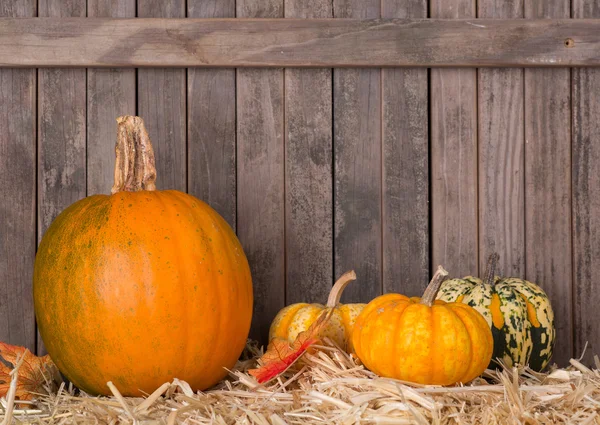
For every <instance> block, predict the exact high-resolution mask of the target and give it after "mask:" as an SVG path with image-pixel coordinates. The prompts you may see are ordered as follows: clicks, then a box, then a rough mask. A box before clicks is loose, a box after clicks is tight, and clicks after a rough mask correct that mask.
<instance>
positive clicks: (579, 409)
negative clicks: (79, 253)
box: [0, 345, 600, 425]
mask: <svg viewBox="0 0 600 425" xmlns="http://www.w3.org/2000/svg"><path fill="white" fill-rule="evenodd" d="M246 354H247V358H248V360H244V361H240V362H239V363H238V364H237V365H236V368H235V369H234V370H233V371H231V373H230V377H229V378H228V379H227V380H225V381H223V382H222V383H221V384H219V386H218V387H216V388H214V389H212V390H210V391H206V392H204V393H199V394H195V393H194V392H193V391H192V390H191V389H190V388H189V386H188V385H187V384H186V383H185V382H182V381H178V380H175V381H174V382H172V383H170V384H165V385H163V386H162V387H161V388H159V389H158V390H157V391H156V392H155V393H153V394H151V395H150V396H149V397H148V398H146V399H143V398H123V397H122V396H121V395H120V394H119V393H118V391H117V390H116V388H114V387H112V390H113V393H114V395H115V396H114V397H91V396H88V395H86V394H80V393H79V392H78V391H77V390H75V389H73V388H69V387H65V386H64V385H63V386H61V388H60V389H59V390H58V392H56V393H54V394H52V395H50V396H43V397H40V399H39V400H37V401H36V402H35V403H34V404H33V405H30V406H26V405H21V404H19V405H17V406H16V407H17V408H18V410H14V411H13V412H12V416H13V419H12V421H13V422H12V423H36V424H84V423H85V424H93V423H96V424H121V423H134V424H139V425H142V424H144V425H150V424H167V425H170V424H261V425H282V424H358V423H365V424H370V423H373V424H430V423H432V424H558V423H570V424H600V371H599V370H598V369H600V361H599V360H598V358H597V357H596V369H595V370H591V369H589V368H587V367H586V366H584V365H583V364H581V363H580V362H579V361H577V360H572V361H571V366H570V367H569V368H567V369H555V370H553V371H551V372H550V373H535V372H532V371H530V370H527V369H525V370H517V369H508V368H505V369H504V370H503V371H491V370H488V371H486V374H485V377H486V378H487V380H485V379H481V378H479V379H477V380H476V381H475V382H473V383H471V385H469V386H464V387H451V388H442V387H424V386H416V385H408V384H406V383H402V382H399V381H395V380H391V379H384V378H379V377H377V376H375V375H374V374H372V373H371V372H369V371H367V370H365V369H364V368H363V367H362V366H361V365H359V364H357V363H356V362H355V361H354V359H352V358H351V357H350V356H348V355H347V354H346V353H344V352H342V351H341V350H339V349H337V348H335V347H324V346H322V347H318V350H317V351H314V352H313V353H312V354H305V355H304V357H303V358H302V359H301V360H300V361H299V362H297V363H296V364H295V365H294V366H293V367H292V368H290V369H289V370H288V371H287V372H286V373H285V374H283V375H282V376H281V377H280V378H279V379H277V380H276V381H273V382H271V383H269V384H268V385H265V386H263V385H259V384H257V382H256V381H255V379H254V378H252V377H251V376H250V375H248V374H247V373H246V371H247V370H248V369H249V368H252V367H255V366H256V361H255V360H254V359H255V358H257V357H258V356H259V355H260V354H261V353H260V352H259V350H258V349H257V348H256V346H255V345H249V346H248V348H247V353H246ZM2 401H3V403H2V406H3V407H2V408H1V409H2V410H0V418H3V419H4V421H5V422H6V421H7V420H8V421H10V418H8V417H6V416H9V415H7V414H6V413H7V411H6V407H7V405H8V404H10V400H9V401H6V400H2ZM7 423H10V422H7ZM3 424H4V422H3Z"/></svg>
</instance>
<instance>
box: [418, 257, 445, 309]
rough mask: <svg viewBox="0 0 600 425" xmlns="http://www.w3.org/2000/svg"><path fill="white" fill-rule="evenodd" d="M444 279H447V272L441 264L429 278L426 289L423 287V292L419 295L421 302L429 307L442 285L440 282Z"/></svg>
mask: <svg viewBox="0 0 600 425" xmlns="http://www.w3.org/2000/svg"><path fill="white" fill-rule="evenodd" d="M446 279H448V272H447V271H446V270H445V269H444V268H443V267H442V266H438V268H437V270H436V271H435V274H434V275H433V277H432V278H431V282H429V285H427V289H425V292H424V293H423V296H422V297H421V304H425V305H427V306H429V307H431V306H432V305H433V302H434V301H435V297H436V295H437V293H438V291H439V290H440V286H442V283H444V281H445V280H446Z"/></svg>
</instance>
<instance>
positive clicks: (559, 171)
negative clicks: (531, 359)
mask: <svg viewBox="0 0 600 425" xmlns="http://www.w3.org/2000/svg"><path fill="white" fill-rule="evenodd" d="M569 16H570V10H569V4H568V2H564V1H562V0H540V1H536V2H525V18H527V19H533V18H548V19H549V18H566V17H569ZM570 108H571V84H570V70H569V69H554V70H553V69H527V70H525V164H526V168H525V209H526V210H525V211H526V212H525V252H526V258H525V275H526V277H527V278H528V279H529V280H532V281H534V282H536V283H538V284H540V285H541V286H542V288H543V289H544V290H545V291H546V292H547V293H548V296H549V297H550V300H551V302H552V306H553V309H554V315H555V325H556V344H555V348H554V357H553V360H554V361H555V362H557V363H558V364H559V365H560V366H566V365H567V364H568V363H569V359H570V358H571V357H572V355H573V306H572V302H573V296H572V288H573V286H572V284H573V282H572V273H573V267H572V248H571V243H572V237H571V226H572V222H571V110H570Z"/></svg>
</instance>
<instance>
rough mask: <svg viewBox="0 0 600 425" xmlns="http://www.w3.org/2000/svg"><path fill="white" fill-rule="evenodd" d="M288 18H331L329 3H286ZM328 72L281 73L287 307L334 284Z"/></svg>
mask: <svg viewBox="0 0 600 425" xmlns="http://www.w3.org/2000/svg"><path fill="white" fill-rule="evenodd" d="M284 10H285V17H286V18H307V19H311V18H327V17H331V0H285V3H284ZM331 72H332V71H331V70H330V69H295V68H291V69H286V70H285V74H284V75H285V237H286V239H285V246H286V249H285V254H286V303H287V304H291V303H295V302H321V303H322V302H325V300H327V295H328V294H329V291H330V289H331V286H332V285H333V171H332V163H333V161H332V155H333V154H332V133H333V128H332V125H333V123H332V110H331V105H332V83H331Z"/></svg>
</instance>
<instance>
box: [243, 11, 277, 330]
mask: <svg viewBox="0 0 600 425" xmlns="http://www.w3.org/2000/svg"><path fill="white" fill-rule="evenodd" d="M236 11H237V13H236V16H237V17H240V18H242V17H257V18H267V17H273V18H281V17H283V2H282V1H281V0H268V1H263V0H238V1H237V2H236ZM236 84H237V158H238V161H237V171H238V178H237V183H238V197H237V211H238V219H237V231H238V236H239V238H240V241H241V242H242V245H243V247H244V251H245V252H246V255H247V256H248V260H249V262H250V269H251V271H252V283H253V286H254V318H253V320H252V328H251V330H250V337H251V338H255V339H258V340H259V341H261V342H266V341H267V337H268V333H269V325H270V323H271V321H272V320H273V318H274V317H275V315H276V314H277V312H278V311H279V309H281V308H282V307H283V306H284V304H285V235H284V232H285V223H284V216H285V198H284V196H285V195H284V169H285V166H284V141H283V133H284V130H283V127H284V125H283V113H284V98H283V97H284V93H283V90H284V89H283V70H281V69H239V70H238V71H237V82H236Z"/></svg>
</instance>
